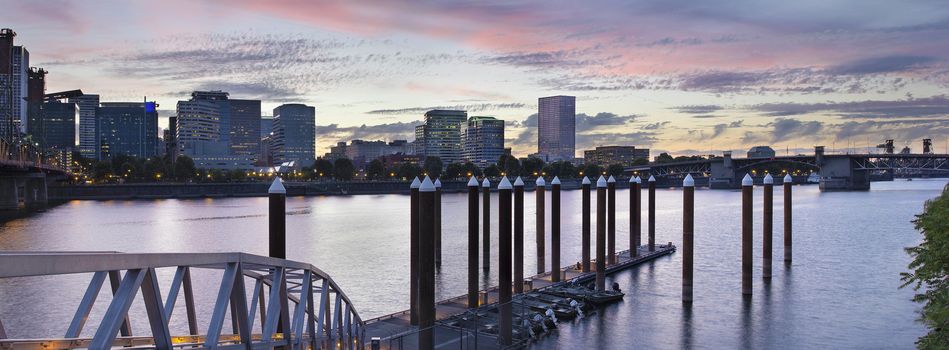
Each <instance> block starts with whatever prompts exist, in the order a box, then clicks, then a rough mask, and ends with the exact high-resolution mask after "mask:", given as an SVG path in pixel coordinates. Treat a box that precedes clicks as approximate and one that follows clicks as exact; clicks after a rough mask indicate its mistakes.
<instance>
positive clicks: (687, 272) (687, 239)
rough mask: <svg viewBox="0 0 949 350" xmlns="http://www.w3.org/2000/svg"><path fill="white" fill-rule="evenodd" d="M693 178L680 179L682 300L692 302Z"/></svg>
mask: <svg viewBox="0 0 949 350" xmlns="http://www.w3.org/2000/svg"><path fill="white" fill-rule="evenodd" d="M694 237H695V180H694V179H692V174H688V175H686V176H685V179H684V180H682V301H683V302H686V303H691V302H692V264H693V260H692V257H693V252H694V247H693V245H694V244H695V242H694Z"/></svg>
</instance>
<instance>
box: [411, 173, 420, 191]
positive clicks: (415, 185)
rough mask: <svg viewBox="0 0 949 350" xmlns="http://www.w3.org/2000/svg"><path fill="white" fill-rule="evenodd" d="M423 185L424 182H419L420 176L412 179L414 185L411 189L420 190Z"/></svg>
mask: <svg viewBox="0 0 949 350" xmlns="http://www.w3.org/2000/svg"><path fill="white" fill-rule="evenodd" d="M421 185H422V182H421V181H419V180H418V176H416V177H415V178H413V179H412V185H411V186H409V188H418V187H419V186H421Z"/></svg>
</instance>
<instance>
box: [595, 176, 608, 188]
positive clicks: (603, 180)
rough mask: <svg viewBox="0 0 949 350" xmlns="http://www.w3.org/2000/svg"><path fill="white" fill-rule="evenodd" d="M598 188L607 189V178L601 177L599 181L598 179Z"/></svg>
mask: <svg viewBox="0 0 949 350" xmlns="http://www.w3.org/2000/svg"><path fill="white" fill-rule="evenodd" d="M596 187H606V178H604V177H603V175H600V178H599V179H596Z"/></svg>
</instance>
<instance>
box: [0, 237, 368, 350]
mask: <svg viewBox="0 0 949 350" xmlns="http://www.w3.org/2000/svg"><path fill="white" fill-rule="evenodd" d="M196 270H201V272H202V273H212V274H213V275H218V276H220V284H219V286H220V287H219V288H218V289H217V290H195V289H194V288H193V282H192V277H191V276H192V272H194V271H196ZM160 271H164V272H167V273H171V272H172V271H173V273H174V278H173V280H172V282H171V285H170V286H169V288H167V289H165V291H166V292H167V294H166V297H165V298H162V288H160V286H159V285H158V278H157V277H158V275H159V274H160ZM90 273H91V276H92V277H91V279H90V281H89V283H88V286H87V287H86V290H85V293H84V295H83V297H82V299H81V300H79V301H78V304H77V305H76V306H75V307H76V309H75V310H76V311H75V313H74V316H73V317H72V319H71V320H70V321H69V323H68V328H67V330H66V332H65V334H64V335H63V336H62V337H61V338H51V339H37V338H30V337H27V338H11V337H8V334H7V333H6V332H5V330H4V328H3V322H8V324H9V322H11V319H10V318H9V315H0V349H73V348H88V349H108V348H113V347H135V348H137V349H178V348H188V349H238V348H239V349H272V348H274V347H281V348H290V349H327V348H333V349H337V348H345V349H356V348H362V347H363V337H364V334H365V330H364V326H365V323H364V322H363V321H362V319H361V318H360V317H359V314H358V313H357V312H356V309H355V308H354V307H353V305H352V302H351V301H350V300H349V298H347V297H346V295H345V294H344V293H343V292H342V291H341V290H340V289H339V286H337V285H336V283H335V282H333V280H332V279H331V278H330V277H329V276H328V275H327V274H326V273H324V272H323V271H320V270H319V269H317V268H316V267H314V266H313V265H310V264H305V263H299V262H294V261H287V260H283V259H276V258H269V257H263V256H257V255H251V254H244V253H181V254H179V253H162V254H126V253H116V252H51V253H50V252H3V253H0V279H8V278H17V277H36V276H60V275H72V274H85V275H88V274H90ZM106 279H108V280H109V282H110V285H111V289H112V299H111V300H109V301H107V302H108V308H107V309H106V310H105V313H104V315H103V317H102V320H101V321H99V323H98V325H97V326H96V327H94V328H93V329H91V330H89V331H87V332H85V333H84V332H83V330H84V328H86V327H84V326H85V325H86V323H87V321H88V320H89V316H90V311H91V310H92V309H93V305H94V304H95V303H96V299H98V296H99V294H100V290H101V289H102V287H103V284H104V283H105V281H106ZM214 281H216V279H212V282H214ZM214 284H217V283H211V284H210V285H214ZM248 286H252V287H251V288H250V289H248ZM50 288H55V286H50ZM212 289H213V288H212ZM196 291H197V292H209V293H213V299H211V300H214V304H213V311H212V313H211V315H210V321H209V322H208V323H207V324H198V321H197V317H196V311H195V301H194V300H195V294H194V293H195V292H196ZM138 294H141V296H142V303H144V306H145V311H146V312H145V313H146V315H147V317H146V318H147V320H144V321H143V320H133V319H131V318H130V313H129V309H130V307H131V306H132V304H133V303H134V302H135V299H136V295H138ZM182 294H183V299H184V304H185V308H184V315H179V314H180V312H179V314H175V313H173V312H174V311H175V305H176V304H177V303H178V302H179V299H182V298H181V295H182ZM199 296H203V295H199ZM208 297H212V296H208ZM63 302H64V303H67V302H69V301H68V300H64V301H63ZM179 309H180V308H179ZM228 315H229V317H228ZM4 316H7V317H8V318H3V317H4ZM173 317H175V318H180V317H185V318H186V319H187V331H186V332H184V331H182V332H183V334H176V333H174V332H173V331H172V329H171V328H172V327H171V326H170V325H171V323H170V320H171V319H172V318H173ZM228 318H229V319H230V327H229V329H226V327H225V320H226V319H228ZM64 321H65V320H64ZM132 321H135V322H132ZM13 322H15V320H14V321H13ZM140 322H141V323H143V324H144V323H147V324H148V329H149V330H150V334H151V335H150V336H135V335H133V333H132V332H133V329H132V327H131V325H132V324H139V323H140ZM182 328H183V327H182Z"/></svg>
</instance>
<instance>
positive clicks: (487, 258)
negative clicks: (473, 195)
mask: <svg viewBox="0 0 949 350" xmlns="http://www.w3.org/2000/svg"><path fill="white" fill-rule="evenodd" d="M481 193H482V194H481V231H482V232H483V233H482V234H481V246H482V247H481V250H482V251H481V269H482V270H485V271H487V270H489V269H491V181H489V180H488V178H487V177H485V178H484V180H483V181H481Z"/></svg>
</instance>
